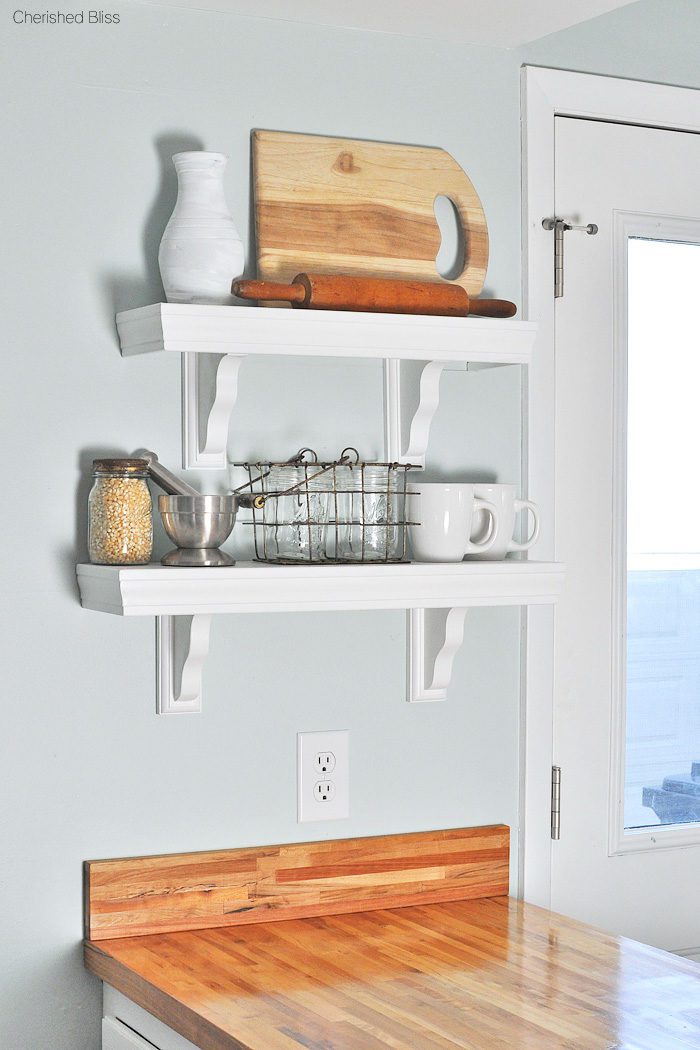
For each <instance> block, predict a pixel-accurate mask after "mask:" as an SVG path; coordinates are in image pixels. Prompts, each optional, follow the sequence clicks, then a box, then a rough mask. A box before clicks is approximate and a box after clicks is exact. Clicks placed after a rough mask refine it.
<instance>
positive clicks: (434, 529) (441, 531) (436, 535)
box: [407, 482, 498, 561]
mask: <svg viewBox="0 0 700 1050" xmlns="http://www.w3.org/2000/svg"><path fill="white" fill-rule="evenodd" d="M407 507H408V520H409V521H411V522H417V523H419V524H415V525H411V526H410V534H411V547H412V548H413V556H414V558H415V559H416V561H462V559H463V558H464V555H465V554H471V553H475V552H476V553H481V554H485V553H486V552H487V551H489V550H491V548H492V546H493V544H494V543H495V542H496V536H497V533H498V529H497V524H498V520H497V511H496V508H495V506H494V505H493V503H491V502H489V500H485V499H481V498H477V497H476V495H475V493H474V485H472V484H457V485H443V484H442V483H436V482H416V483H415V484H413V485H408V487H407ZM478 511H483V512H484V514H485V515H486V516H487V518H488V519H489V523H488V525H487V528H486V536H485V537H484V538H482V539H480V540H479V541H478V542H476V543H475V542H472V540H470V538H469V537H470V533H471V531H472V528H473V526H474V517H475V515H476V513H477V512H478Z"/></svg>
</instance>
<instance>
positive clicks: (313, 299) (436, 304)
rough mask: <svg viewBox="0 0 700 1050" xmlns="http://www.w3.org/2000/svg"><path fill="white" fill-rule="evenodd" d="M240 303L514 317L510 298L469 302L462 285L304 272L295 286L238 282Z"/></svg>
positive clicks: (236, 292) (234, 289) (235, 285)
mask: <svg viewBox="0 0 700 1050" xmlns="http://www.w3.org/2000/svg"><path fill="white" fill-rule="evenodd" d="M231 291H232V292H233V294H234V295H237V296H238V298H239V299H257V300H265V301H274V302H287V303H291V304H292V306H298V307H307V308H308V309H310V310H359V311H368V312H370V313H387V314H442V315H444V316H447V317H466V316H467V315H468V314H478V315H479V316H480V317H512V316H513V314H514V313H515V312H516V310H517V307H516V305H515V303H510V302H508V300H507V299H470V297H469V295H468V294H467V292H466V291H465V290H464V288H462V287H461V285H459V284H448V283H447V282H446V281H445V282H443V283H442V284H438V283H435V284H433V283H431V282H428V281H392V280H387V279H385V278H379V277H337V276H333V275H331V274H313V273H299V274H297V276H296V277H295V278H294V280H293V281H292V283H291V284H276V283H275V282H273V281H234V282H233V284H232V285H231Z"/></svg>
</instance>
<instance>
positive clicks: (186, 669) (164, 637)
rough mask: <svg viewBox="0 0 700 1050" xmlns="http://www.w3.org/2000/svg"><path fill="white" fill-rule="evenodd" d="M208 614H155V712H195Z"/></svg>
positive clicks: (199, 702)
mask: <svg viewBox="0 0 700 1050" xmlns="http://www.w3.org/2000/svg"><path fill="white" fill-rule="evenodd" d="M210 627H211V616H210V615H203V614H201V613H198V614H196V615H195V616H157V617H156V654H157V678H158V682H157V712H158V714H159V715H172V714H198V713H199V712H200V711H201V710H202V672H203V671H204V663H205V661H206V658H207V655H208V653H209V629H210Z"/></svg>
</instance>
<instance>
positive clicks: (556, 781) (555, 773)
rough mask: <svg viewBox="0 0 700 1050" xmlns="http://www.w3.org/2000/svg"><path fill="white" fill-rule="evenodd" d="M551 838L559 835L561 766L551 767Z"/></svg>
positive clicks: (556, 837)
mask: <svg viewBox="0 0 700 1050" xmlns="http://www.w3.org/2000/svg"><path fill="white" fill-rule="evenodd" d="M550 817H551V829H552V838H553V839H558V838H559V836H560V833H561V766H552V802H551V809H550Z"/></svg>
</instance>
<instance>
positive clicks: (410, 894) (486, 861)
mask: <svg viewBox="0 0 700 1050" xmlns="http://www.w3.org/2000/svg"><path fill="white" fill-rule="evenodd" d="M508 853H509V832H508V828H507V827H504V826H501V825H496V826H493V827H484V828H462V829H455V830H449V831H430V832H421V833H418V834H411V835H386V836H381V837H377V838H360V839H334V840H330V841H325V842H305V843H292V844H289V845H284V846H261V847H257V848H251V849H232V850H219V851H217V852H212V853H183V854H175V855H171V856H161V857H136V858H133V859H126V860H102V861H88V862H87V863H86V864H85V871H84V874H85V935H86V937H87V938H89V939H90V940H93V941H99V940H103V939H106V938H114V937H126V936H130V935H146V934H151V933H157V932H164V931H167V930H192V929H204V928H207V927H217V926H237V925H241V924H247V923H255V922H270V921H272V920H276V919H287V918H300V917H304V916H313V915H327V914H337V913H342V912H352V911H362V910H367V909H371V908H396V907H402V906H406V905H411V904H415V903H417V902H425V903H429V902H431V901H452V900H464V899H467V898H473V897H487V896H488V897H493V896H497V895H498V894H507V893H508Z"/></svg>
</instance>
